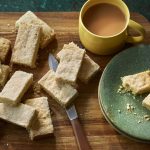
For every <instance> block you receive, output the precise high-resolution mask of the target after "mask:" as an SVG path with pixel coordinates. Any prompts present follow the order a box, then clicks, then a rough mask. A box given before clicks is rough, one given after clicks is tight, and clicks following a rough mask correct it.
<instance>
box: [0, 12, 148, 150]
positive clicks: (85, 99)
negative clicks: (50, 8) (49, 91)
mask: <svg viewBox="0 0 150 150" xmlns="http://www.w3.org/2000/svg"><path fill="white" fill-rule="evenodd" d="M22 14H23V13H0V36H2V37H6V38H8V39H10V40H11V41H12V43H13V44H14V41H15V37H16V34H15V33H14V24H15V21H16V20H17V19H18V18H19V17H20V16H21V15H22ZM37 15H38V16H39V17H40V18H42V19H43V20H44V21H46V22H47V23H48V24H49V25H50V26H51V27H53V28H54V29H55V32H56V40H54V41H53V42H52V43H51V44H50V45H49V46H48V47H47V48H45V49H44V50H40V51H39V58H38V60H37V68H36V69H33V70H31V69H29V68H24V67H19V66H14V69H13V71H14V70H17V69H21V70H25V71H28V72H32V73H34V81H35V82H36V81H37V80H38V79H40V78H41V77H42V76H43V75H44V74H45V73H46V72H47V71H48V63H47V58H48V53H49V52H51V51H54V53H55V54H56V53H57V52H58V51H59V50H61V48H62V47H63V45H64V44H65V43H69V42H71V41H74V42H75V43H77V44H78V45H79V46H81V43H80V41H79V36H78V17H79V13H78V12H70V13H64V12H60V13H57V12H56V13H55V12H54V13H37ZM131 16H132V18H133V20H135V21H137V22H139V23H141V24H142V25H143V26H144V27H145V29H146V32H147V36H146V39H145V41H144V43H146V44H148V43H150V24H149V22H148V21H147V20H146V19H145V18H144V17H143V16H141V15H139V14H137V13H132V15H131ZM13 44H12V47H13ZM128 46H131V45H127V47H128ZM124 49H125V48H124ZM88 54H89V55H90V56H91V57H92V58H93V59H94V60H95V61H96V62H97V63H98V64H99V65H100V66H101V69H102V71H103V69H104V68H105V66H106V65H107V63H108V62H109V60H110V59H111V58H112V57H113V56H96V55H93V54H91V53H89V52H88ZM8 62H9V61H8ZM8 62H7V63H8ZM102 71H101V73H102ZM101 73H100V74H99V75H97V76H96V77H95V79H93V80H92V81H91V82H90V83H89V84H88V85H84V84H82V83H79V88H78V90H79V93H80V95H79V97H78V98H77V100H76V101H75V105H76V108H77V112H78V115H79V119H80V122H81V124H82V126H83V129H84V131H85V133H86V135H87V137H88V140H89V143H90V145H91V147H92V149H93V150H101V149H102V150H107V149H111V150H117V149H128V150H133V149H136V150H141V149H142V150H145V149H147V150H148V149H149V145H147V144H143V143H142V144H141V143H137V142H134V141H132V140H129V139H127V138H125V137H124V136H122V135H120V134H119V133H117V132H116V131H115V130H114V129H113V128H112V127H111V126H110V125H109V124H108V123H107V121H106V120H105V118H104V117H103V115H102V113H101V111H100V108H99V104H98V95H97V88H98V83H99V80H100V76H101ZM42 93H43V94H41V95H45V93H44V92H42ZM33 96H35V95H33V87H31V88H30V90H29V91H28V92H27V94H26V95H25V97H24V99H25V98H31V97H33ZM49 104H50V107H51V110H52V120H53V124H54V130H55V133H54V136H51V137H49V138H46V139H41V140H38V141H30V139H29V137H28V133H27V131H26V130H25V129H23V128H21V127H17V126H15V125H12V124H9V123H6V122H4V121H0V150H77V149H78V148H77V144H76V141H75V137H74V134H73V131H72V127H71V125H70V122H69V120H68V118H67V116H66V113H65V111H64V110H63V109H62V108H61V107H60V106H59V105H58V104H57V103H56V102H55V101H54V100H52V99H51V98H50V97H49Z"/></svg>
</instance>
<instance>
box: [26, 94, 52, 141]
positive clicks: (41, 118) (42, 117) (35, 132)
mask: <svg viewBox="0 0 150 150" xmlns="http://www.w3.org/2000/svg"><path fill="white" fill-rule="evenodd" d="M25 103H26V104H27V105H29V106H32V107H33V108H35V109H36V112H37V121H35V122H34V123H33V124H32V126H31V127H30V129H29V135H30V138H31V140H34V139H37V138H41V137H45V136H48V135H50V134H52V133H53V130H54V129H53V124H52V119H51V115H50V110H49V105H48V99H47V97H39V98H33V99H28V100H26V101H25Z"/></svg>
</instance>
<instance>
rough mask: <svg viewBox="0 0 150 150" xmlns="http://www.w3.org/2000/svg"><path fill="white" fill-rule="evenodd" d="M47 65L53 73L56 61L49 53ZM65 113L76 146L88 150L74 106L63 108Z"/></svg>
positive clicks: (56, 64) (55, 68) (81, 149)
mask: <svg viewBox="0 0 150 150" xmlns="http://www.w3.org/2000/svg"><path fill="white" fill-rule="evenodd" d="M48 64H49V67H50V69H52V70H53V71H54V72H56V70H57V66H58V61H57V59H56V58H55V57H54V56H53V55H52V54H51V53H50V54H49V57H48ZM65 110H66V113H67V115H68V118H69V120H70V122H71V125H72V127H73V131H74V134H75V137H76V140H77V144H78V147H79V149H80V150H90V149H91V148H90V146H89V143H88V141H87V138H86V136H85V134H84V132H83V130H82V127H81V125H80V123H79V120H78V114H77V111H76V108H75V105H74V104H72V105H70V106H69V107H66V108H65Z"/></svg>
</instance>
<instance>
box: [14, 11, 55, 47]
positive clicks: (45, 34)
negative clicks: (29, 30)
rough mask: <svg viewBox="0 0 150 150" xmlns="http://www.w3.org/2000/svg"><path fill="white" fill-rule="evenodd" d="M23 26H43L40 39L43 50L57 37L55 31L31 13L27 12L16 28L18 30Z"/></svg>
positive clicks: (18, 21)
mask: <svg viewBox="0 0 150 150" xmlns="http://www.w3.org/2000/svg"><path fill="white" fill-rule="evenodd" d="M21 24H33V25H39V26H41V28H42V33H41V38H40V48H42V49H43V48H44V47H46V46H47V45H48V44H49V43H50V42H51V41H52V40H53V39H54V37H55V33H54V30H53V29H52V28H51V27H50V26H49V25H48V24H47V23H45V22H44V21H43V20H41V19H40V18H38V17H37V16H36V15H35V14H34V13H33V12H31V11H27V12H26V13H25V14H24V15H23V16H21V17H20V18H19V19H18V20H17V21H16V28H17V29H18V28H19V26H20V25H21Z"/></svg>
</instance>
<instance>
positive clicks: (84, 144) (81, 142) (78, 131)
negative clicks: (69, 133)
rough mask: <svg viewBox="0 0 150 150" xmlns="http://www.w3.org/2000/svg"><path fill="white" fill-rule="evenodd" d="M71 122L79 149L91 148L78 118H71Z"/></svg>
mask: <svg viewBox="0 0 150 150" xmlns="http://www.w3.org/2000/svg"><path fill="white" fill-rule="evenodd" d="M71 124H72V127H73V131H74V134H75V137H76V140H77V144H78V147H79V150H91V148H90V146H89V143H88V140H87V138H86V136H85V134H84V132H83V129H82V127H81V125H80V123H79V120H78V118H76V119H74V120H71Z"/></svg>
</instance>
